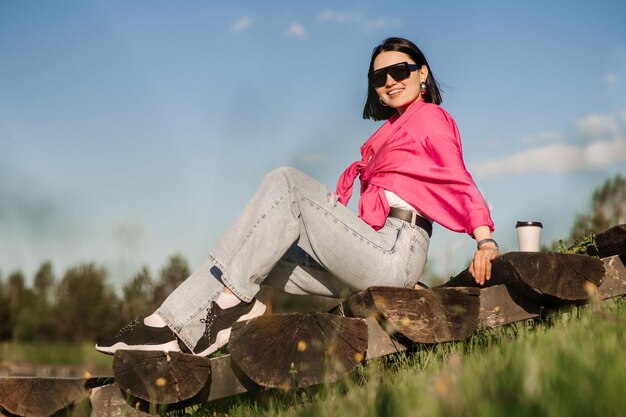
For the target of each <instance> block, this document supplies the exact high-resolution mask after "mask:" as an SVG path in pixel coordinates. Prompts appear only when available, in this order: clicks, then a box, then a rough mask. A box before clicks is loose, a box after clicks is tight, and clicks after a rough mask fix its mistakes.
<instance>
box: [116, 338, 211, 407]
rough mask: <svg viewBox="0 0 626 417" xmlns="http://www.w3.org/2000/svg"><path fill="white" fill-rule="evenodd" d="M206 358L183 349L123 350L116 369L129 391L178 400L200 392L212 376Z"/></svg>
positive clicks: (157, 400)
mask: <svg viewBox="0 0 626 417" xmlns="http://www.w3.org/2000/svg"><path fill="white" fill-rule="evenodd" d="M210 370H211V366H210V364H209V361H208V360H207V359H206V358H202V357H198V356H194V355H189V354H184V353H179V352H157V351H131V350H120V351H117V352H115V356H114V359H113V373H114V375H115V379H116V381H117V383H118V385H119V386H120V388H122V390H124V391H125V392H126V393H128V394H131V395H132V396H134V397H137V398H140V399H142V400H145V401H148V402H150V403H153V404H174V403H179V402H181V401H185V400H188V399H190V398H192V397H194V396H195V395H197V394H198V393H199V392H200V390H201V389H202V388H203V387H204V386H205V385H206V384H207V382H208V380H209V374H210Z"/></svg>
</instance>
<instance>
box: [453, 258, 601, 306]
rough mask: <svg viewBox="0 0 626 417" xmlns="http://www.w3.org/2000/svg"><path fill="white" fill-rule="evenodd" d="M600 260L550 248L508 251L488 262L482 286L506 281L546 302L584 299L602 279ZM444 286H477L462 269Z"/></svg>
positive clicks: (523, 292)
mask: <svg viewBox="0 0 626 417" xmlns="http://www.w3.org/2000/svg"><path fill="white" fill-rule="evenodd" d="M604 272H605V271H604V266H603V264H602V261H601V260H600V259H597V258H593V257H591V256H586V255H571V254H563V253H554V252H509V253H505V254H504V255H502V256H500V257H499V258H496V259H494V261H493V262H492V277H491V280H489V281H487V282H486V283H485V287H488V286H493V285H498V284H506V285H508V286H513V287H515V289H516V290H517V291H519V292H521V293H522V294H524V295H526V296H527V297H530V298H533V299H534V300H536V301H538V302H545V303H548V304H552V303H558V302H559V301H565V302H572V301H585V300H587V299H588V298H589V296H590V292H593V291H591V290H592V289H594V288H597V287H599V286H600V284H601V283H602V279H603V277H604ZM444 287H478V284H476V282H475V281H474V278H472V276H471V275H470V274H469V271H468V270H467V269H466V270H465V271H463V272H461V273H460V274H459V275H457V276H456V277H454V278H452V279H451V280H450V281H449V282H447V283H446V284H444Z"/></svg>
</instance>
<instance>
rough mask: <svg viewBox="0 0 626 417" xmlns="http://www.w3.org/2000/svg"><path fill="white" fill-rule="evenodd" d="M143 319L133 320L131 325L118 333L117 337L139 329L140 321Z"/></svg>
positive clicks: (136, 318)
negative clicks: (136, 328)
mask: <svg viewBox="0 0 626 417" xmlns="http://www.w3.org/2000/svg"><path fill="white" fill-rule="evenodd" d="M140 319H141V317H135V318H134V319H133V321H131V322H130V323H128V324H127V325H126V326H124V327H122V329H121V330H120V331H119V332H118V333H117V336H121V335H123V334H124V333H126V332H129V331H131V330H132V329H134V328H135V327H137V326H138V325H139V320H140Z"/></svg>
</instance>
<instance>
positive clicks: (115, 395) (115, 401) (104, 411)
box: [89, 384, 150, 417]
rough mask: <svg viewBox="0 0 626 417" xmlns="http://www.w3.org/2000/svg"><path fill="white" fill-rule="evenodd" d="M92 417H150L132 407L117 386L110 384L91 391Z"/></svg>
mask: <svg viewBox="0 0 626 417" xmlns="http://www.w3.org/2000/svg"><path fill="white" fill-rule="evenodd" d="M89 399H90V400H91V416H90V417H148V416H150V414H148V413H145V412H143V411H141V410H139V409H137V408H135V407H132V406H130V405H129V404H128V403H127V402H126V400H125V399H124V395H123V394H122V391H121V390H120V387H119V386H118V385H117V384H109V385H104V386H100V387H95V388H92V389H91V393H90V395H89Z"/></svg>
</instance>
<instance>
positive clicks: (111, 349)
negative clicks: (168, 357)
mask: <svg viewBox="0 0 626 417" xmlns="http://www.w3.org/2000/svg"><path fill="white" fill-rule="evenodd" d="M96 350H97V351H98V352H101V353H105V354H107V355H114V354H115V352H116V351H118V350H144V351H146V350H149V351H160V352H180V346H178V341H176V340H172V341H171V342H167V343H163V344H160V345H127V344H126V343H123V342H118V343H116V344H114V345H112V346H98V345H96Z"/></svg>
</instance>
